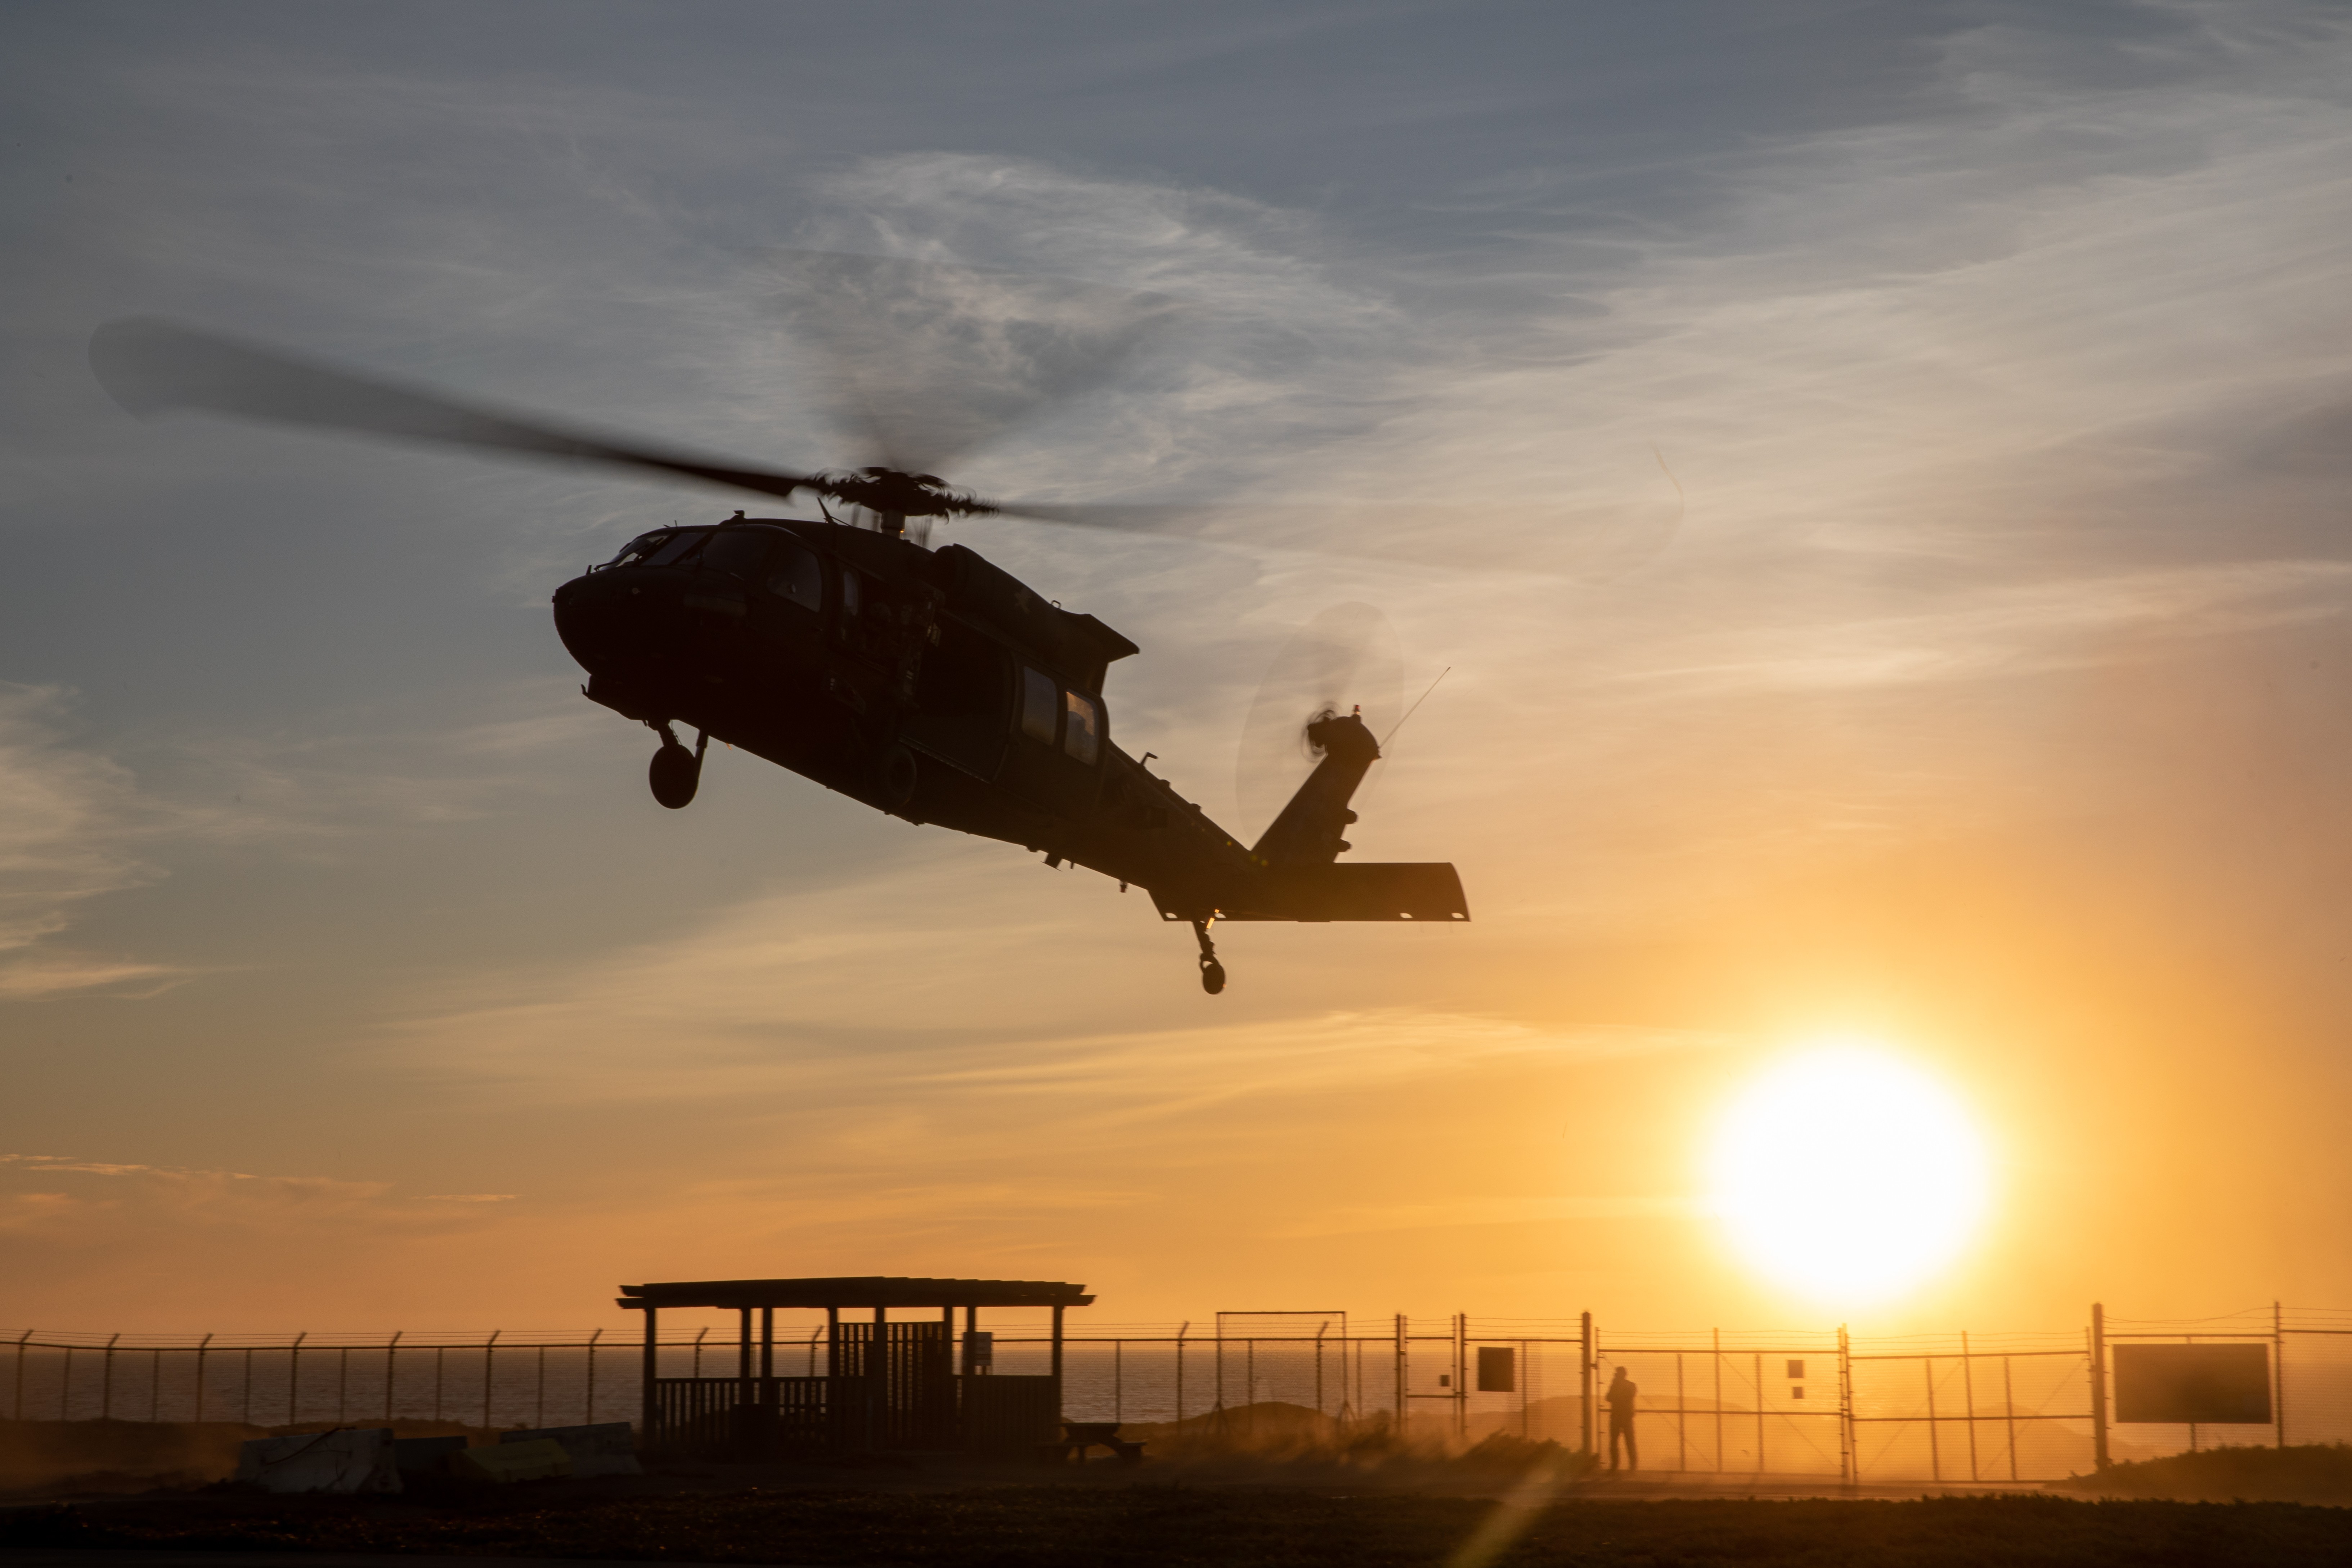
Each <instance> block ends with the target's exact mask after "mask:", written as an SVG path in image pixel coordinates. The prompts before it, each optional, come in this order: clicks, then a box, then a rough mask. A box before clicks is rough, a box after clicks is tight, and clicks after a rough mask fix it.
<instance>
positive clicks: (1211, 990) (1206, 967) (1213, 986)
mask: <svg viewBox="0 0 2352 1568" xmlns="http://www.w3.org/2000/svg"><path fill="white" fill-rule="evenodd" d="M1224 988H1225V966H1224V965H1223V964H1222V963H1218V962H1217V961H1216V960H1215V959H1213V958H1204V959H1202V961H1201V989H1202V990H1203V991H1205V992H1207V993H1208V994H1210V995H1212V996H1214V995H1215V994H1217V993H1218V992H1220V991H1223V989H1224Z"/></svg>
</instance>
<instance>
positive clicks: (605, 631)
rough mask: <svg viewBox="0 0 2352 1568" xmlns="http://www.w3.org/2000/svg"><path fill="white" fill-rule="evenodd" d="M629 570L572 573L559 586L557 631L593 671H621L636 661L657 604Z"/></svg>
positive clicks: (568, 648)
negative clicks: (567, 580) (646, 595)
mask: <svg viewBox="0 0 2352 1568" xmlns="http://www.w3.org/2000/svg"><path fill="white" fill-rule="evenodd" d="M630 575H631V574H628V573H625V572H615V573H599V574H592V575H589V576H585V577H574V578H573V579H572V581H571V582H569V583H566V584H563V586H562V587H561V588H558V589H557V590H556V591H555V635H556V636H557V637H562V639H563V646H564V648H565V649H566V650H567V651H568V652H570V654H571V655H572V658H574V659H576V660H578V661H579V664H580V668H583V669H584V670H586V671H587V672H588V673H589V674H591V675H607V676H610V675H619V674H623V673H625V672H626V671H627V670H628V669H629V668H631V667H632V666H633V665H635V663H636V662H637V659H636V655H637V653H638V652H639V650H640V649H641V648H642V647H643V646H644V643H645V640H646V633H647V631H648V629H649V623H650V622H652V621H653V620H654V619H656V606H655V605H653V604H652V603H650V602H648V601H647V600H646V597H645V585H644V584H642V583H633V582H631V581H629V580H628V579H629V576H630Z"/></svg>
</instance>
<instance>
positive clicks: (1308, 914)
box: [1154, 860, 1470, 922]
mask: <svg viewBox="0 0 2352 1568" xmlns="http://www.w3.org/2000/svg"><path fill="white" fill-rule="evenodd" d="M1154 901H1155V902H1159V903H1160V916H1161V918H1163V919H1166V920H1188V919H1190V918H1192V911H1190V910H1178V909H1175V908H1173V907H1172V906H1171V905H1170V904H1169V903H1167V902H1165V901H1161V900H1158V899H1157V898H1155V900H1154ZM1252 902H1253V904H1255V905H1262V906H1263V907H1254V908H1224V909H1220V910H1217V919H1219V920H1221V921H1316V922H1320V921H1466V920H1468V919H1469V918H1470V903H1469V900H1467V899H1465V898H1464V897H1463V893H1462V879H1461V877H1460V876H1459V875H1458V874H1457V873H1456V872H1455V871H1454V868H1453V867H1452V866H1451V865H1448V864H1447V863H1446V862H1444V861H1443V860H1435V861H1423V862H1413V861H1397V862H1391V863H1385V864H1383V863H1378V862H1375V863H1373V864H1370V865H1352V866H1349V865H1333V866H1296V867H1291V868H1286V869H1284V870H1281V871H1277V872H1276V873H1275V874H1274V875H1272V876H1270V877H1268V878H1267V879H1265V882H1264V883H1262V884H1261V885H1260V888H1259V890H1258V891H1257V893H1256V894H1255V896H1254V897H1253V900H1252Z"/></svg>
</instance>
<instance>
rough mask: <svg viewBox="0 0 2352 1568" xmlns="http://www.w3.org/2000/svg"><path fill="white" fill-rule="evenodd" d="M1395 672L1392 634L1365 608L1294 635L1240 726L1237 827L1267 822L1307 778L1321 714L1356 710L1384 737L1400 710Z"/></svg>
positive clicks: (1345, 609)
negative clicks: (1311, 727)
mask: <svg viewBox="0 0 2352 1568" xmlns="http://www.w3.org/2000/svg"><path fill="white" fill-rule="evenodd" d="M1403 668H1404V660H1403V654H1402V648H1401V647H1400V646H1399V644H1398V642H1397V635H1396V629H1395V628H1394V627H1393V626H1390V625H1389V620H1388V617H1387V616H1383V615H1382V614H1381V612H1380V611H1378V610H1376V609H1374V608H1373V607H1372V606H1371V605H1364V604H1346V605H1333V606H1331V607H1330V608H1329V609H1328V610H1325V611H1324V612H1322V613H1321V614H1320V615H1318V616H1316V617H1315V618H1314V619H1313V620H1311V621H1309V622H1308V623H1307V625H1306V626H1304V627H1303V628H1301V629H1300V631H1299V633H1298V635H1297V636H1296V637H1292V638H1291V639H1290V641H1289V642H1287V643H1286V644H1285V645H1284V646H1283V649H1282V651H1281V652H1280V653H1278V654H1276V655H1275V658H1274V662H1273V664H1272V665H1270V666H1269V667H1268V668H1267V669H1266V672H1265V679H1264V680H1263V681H1261V682H1260V683H1259V685H1258V689H1257V696H1256V699H1255V700H1253V701H1252V702H1251V703H1250V710H1249V717H1248V718H1247V719H1246V720H1245V721H1244V722H1243V724H1242V743H1241V752H1240V755H1239V757H1238V759H1237V760H1236V762H1235V764H1234V794H1235V795H1236V796H1237V797H1238V798H1239V800H1240V803H1241V820H1242V821H1243V822H1244V824H1249V823H1255V824H1258V825H1260V826H1263V825H1265V824H1266V823H1269V822H1271V821H1273V820H1274V817H1275V816H1276V813H1278V812H1279V811H1281V809H1282V807H1283V805H1284V804H1285V803H1286V802H1287V801H1288V800H1289V799H1290V797H1291V795H1294V794H1295V793H1297V789H1298V786H1299V784H1301V783H1303V782H1304V781H1305V780H1306V778H1307V774H1308V773H1311V772H1313V771H1314V767H1315V763H1316V762H1317V761H1318V757H1317V754H1316V752H1315V750H1314V748H1313V747H1312V746H1311V745H1309V744H1308V743H1307V725H1308V724H1309V723H1311V722H1312V721H1314V720H1316V719H1317V718H1318V717H1320V716H1321V715H1323V714H1325V713H1346V712H1348V711H1349V710H1352V709H1355V708H1358V707H1361V708H1362V709H1363V710H1364V722H1365V723H1366V724H1367V725H1368V726H1370V729H1371V731H1372V733H1373V734H1374V735H1376V736H1377V735H1385V734H1387V733H1388V732H1389V731H1390V730H1391V728H1393V727H1394V725H1395V723H1396V720H1397V716H1398V714H1399V712H1400V711H1401V710H1402V692H1401V687H1402V682H1403ZM1377 776H1378V775H1377V774H1376V775H1375V777H1377ZM1359 794H1361V792H1359Z"/></svg>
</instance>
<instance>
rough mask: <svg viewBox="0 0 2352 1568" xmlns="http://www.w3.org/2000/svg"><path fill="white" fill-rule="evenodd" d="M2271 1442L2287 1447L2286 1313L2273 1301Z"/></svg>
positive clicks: (2274, 1444) (2276, 1445)
mask: <svg viewBox="0 0 2352 1568" xmlns="http://www.w3.org/2000/svg"><path fill="white" fill-rule="evenodd" d="M2271 1421H2272V1434H2271V1443H2272V1446H2273V1447H2280V1448H2284V1447H2286V1315H2285V1313H2284V1312H2283V1311H2281V1310H2279V1304H2278V1303H2277V1302H2276V1301H2273V1302H2272V1303H2271Z"/></svg>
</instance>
